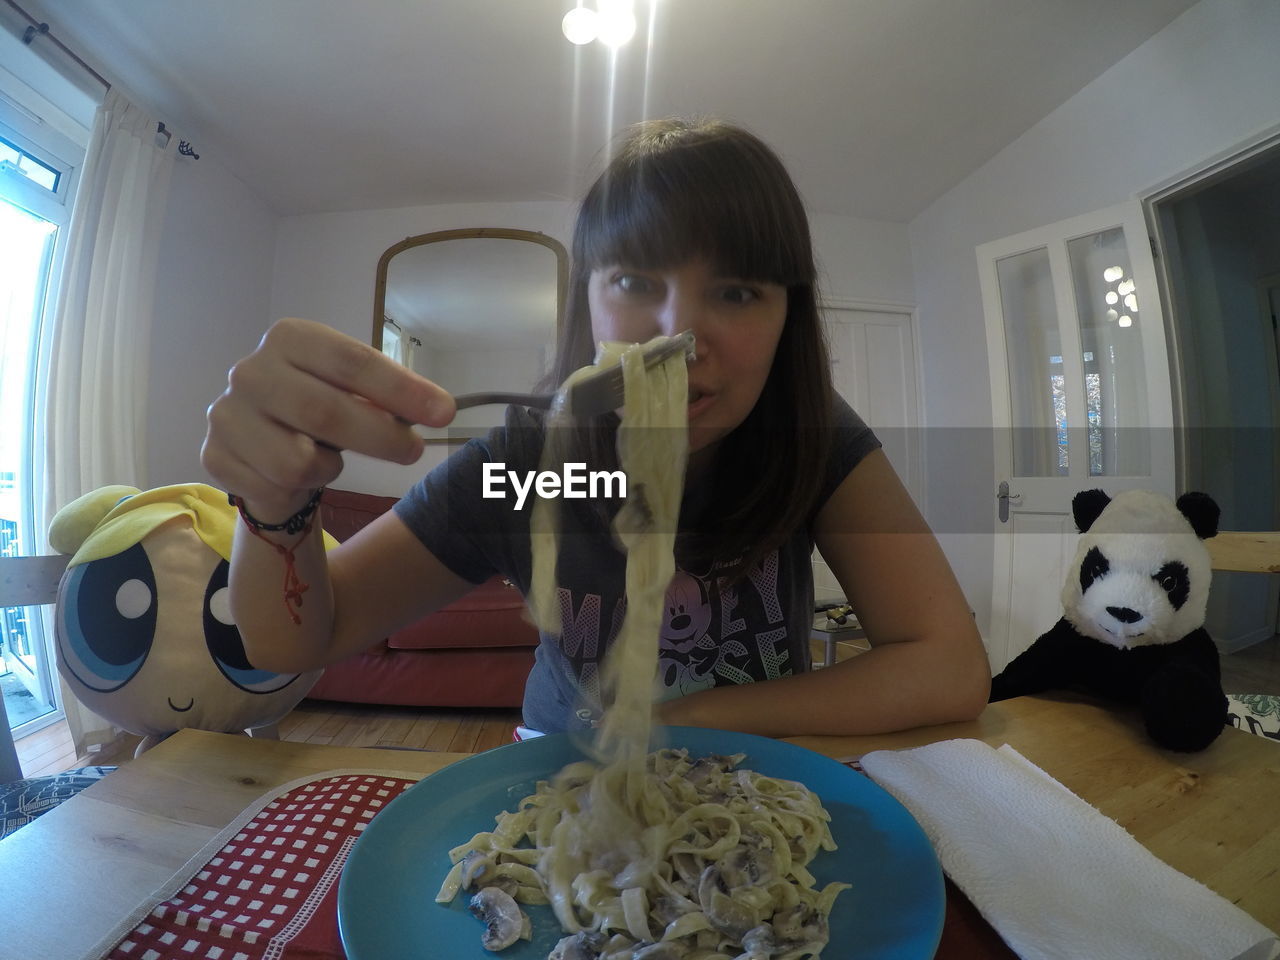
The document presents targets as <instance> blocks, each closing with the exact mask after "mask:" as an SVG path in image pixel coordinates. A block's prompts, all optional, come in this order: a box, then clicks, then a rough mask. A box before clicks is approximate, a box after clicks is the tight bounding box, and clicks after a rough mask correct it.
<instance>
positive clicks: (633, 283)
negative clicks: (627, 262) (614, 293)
mask: <svg viewBox="0 0 1280 960" xmlns="http://www.w3.org/2000/svg"><path fill="white" fill-rule="evenodd" d="M613 285H614V286H615V287H617V288H618V289H619V290H621V291H622V292H623V293H626V294H630V295H631V296H640V295H643V294H646V293H651V292H652V291H653V281H651V280H650V279H649V278H648V277H642V276H640V275H639V274H635V273H622V274H619V275H618V276H616V277H614V279H613Z"/></svg>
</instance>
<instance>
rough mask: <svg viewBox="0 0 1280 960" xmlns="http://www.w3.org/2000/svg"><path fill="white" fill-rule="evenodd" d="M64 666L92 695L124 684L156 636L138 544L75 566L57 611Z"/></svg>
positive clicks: (150, 588) (151, 586) (149, 582)
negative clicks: (91, 691)
mask: <svg viewBox="0 0 1280 960" xmlns="http://www.w3.org/2000/svg"><path fill="white" fill-rule="evenodd" d="M58 619H59V627H60V629H59V630H58V646H59V649H60V651H61V653H62V659H63V663H64V665H65V666H66V668H67V669H68V670H70V671H71V673H72V675H74V676H75V678H76V679H77V680H79V681H80V682H81V683H83V684H84V685H85V686H86V687H88V688H89V689H91V690H98V691H101V692H103V693H106V692H108V691H111V690H116V689H118V688H119V687H123V686H124V685H125V684H126V683H128V682H129V681H130V680H131V679H132V678H133V676H134V674H136V673H137V672H138V671H139V670H140V669H141V668H142V664H143V662H144V661H145V660H146V659H147V654H148V653H150V652H151V643H152V641H153V640H154V639H155V635H156V578H155V573H154V572H153V571H152V569H151V561H150V559H149V558H148V557H147V552H146V551H145V550H144V549H143V548H142V544H140V543H138V544H134V545H133V546H132V547H130V548H129V549H128V550H126V551H124V552H123V553H118V554H116V555H115V556H113V557H103V558H102V559H100V560H94V561H92V562H91V563H83V564H80V565H79V566H77V567H73V568H72V570H71V574H70V576H69V578H68V580H67V588H66V590H65V592H64V593H63V597H62V603H61V604H60V606H59V608H58Z"/></svg>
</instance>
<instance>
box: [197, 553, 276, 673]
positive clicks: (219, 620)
mask: <svg viewBox="0 0 1280 960" xmlns="http://www.w3.org/2000/svg"><path fill="white" fill-rule="evenodd" d="M230 570H231V565H230V564H229V563H227V561H225V560H223V561H222V562H221V563H219V564H218V565H217V567H215V568H214V571H213V575H212V576H211V577H209V586H208V587H207V588H205V592H204V641H205V643H206V644H207V645H208V647H209V656H211V657H213V662H214V663H216V664H217V665H218V669H219V670H221V671H222V675H223V676H224V677H226V678H227V679H228V680H230V681H231V682H232V683H234V684H235V685H236V686H237V687H239V688H240V689H241V690H245V691H247V692H249V693H274V692H275V691H276V690H279V689H281V688H282V687H287V686H288V685H289V684H291V683H293V681H294V680H296V679H298V675H297V674H296V673H272V672H270V671H269V670H259V669H257V668H256V667H254V666H253V665H252V664H250V663H249V658H248V657H247V656H246V655H245V652H244V643H243V641H242V640H241V639H240V631H239V630H238V629H237V628H236V625H235V621H234V620H232V619H231V603H230V591H229V590H228V587H227V574H228V572H229V571H230Z"/></svg>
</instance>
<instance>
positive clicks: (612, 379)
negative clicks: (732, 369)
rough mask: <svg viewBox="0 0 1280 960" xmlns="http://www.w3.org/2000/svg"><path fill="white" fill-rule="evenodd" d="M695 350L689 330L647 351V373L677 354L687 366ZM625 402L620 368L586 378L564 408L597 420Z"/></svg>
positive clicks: (504, 397) (487, 397)
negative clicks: (649, 369) (683, 359)
mask: <svg viewBox="0 0 1280 960" xmlns="http://www.w3.org/2000/svg"><path fill="white" fill-rule="evenodd" d="M694 349H695V344H694V339H693V331H692V330H686V331H684V333H681V334H678V335H676V336H674V337H667V338H666V339H665V340H662V341H660V342H658V343H655V344H654V345H653V346H651V347H649V348H647V349H646V350H645V352H644V365H645V367H646V369H647V368H649V367H653V366H656V365H657V364H659V363H662V362H663V361H664V360H666V359H668V358H669V357H673V356H675V355H676V354H677V353H683V354H684V356H685V361H686V362H688V361H690V360H692V359H693V357H694ZM556 396H557V394H555V393H464V394H462V395H461V396H458V397H454V401H455V402H456V403H457V405H458V409H459V410H465V409H466V408H467V407H480V406H484V405H486V404H491V403H499V404H504V405H506V404H517V405H519V406H524V407H537V408H539V409H542V410H547V409H550V407H551V405H552V404H553V403H555V399H556ZM622 401H623V384H622V366H621V365H620V364H619V365H615V366H612V367H610V368H609V369H608V370H601V371H600V372H599V373H593V374H591V375H590V376H587V377H583V378H582V379H581V380H579V381H578V382H577V383H575V384H574V385H573V386H571V387H570V388H569V390H568V393H567V394H566V396H565V399H564V408H565V410H567V411H568V412H569V413H570V414H571V415H572V416H575V417H584V418H585V417H594V416H598V415H599V414H602V413H608V412H609V411H610V410H616V409H618V407H620V406H622Z"/></svg>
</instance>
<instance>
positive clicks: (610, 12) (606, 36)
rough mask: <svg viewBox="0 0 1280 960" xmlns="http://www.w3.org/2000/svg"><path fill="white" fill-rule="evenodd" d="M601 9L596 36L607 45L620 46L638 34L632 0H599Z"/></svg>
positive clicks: (598, 4) (598, 3)
mask: <svg viewBox="0 0 1280 960" xmlns="http://www.w3.org/2000/svg"><path fill="white" fill-rule="evenodd" d="M596 5H597V7H598V8H599V10H600V16H599V25H598V27H597V29H596V36H597V37H599V39H600V42H601V43H603V44H604V45H605V46H607V47H614V48H617V47H620V46H622V45H623V44H624V43H626V42H627V41H628V40H630V39H631V38H632V37H634V36H635V35H636V15H635V13H633V12H632V10H631V0H597V4H596Z"/></svg>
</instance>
